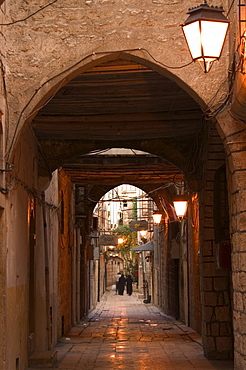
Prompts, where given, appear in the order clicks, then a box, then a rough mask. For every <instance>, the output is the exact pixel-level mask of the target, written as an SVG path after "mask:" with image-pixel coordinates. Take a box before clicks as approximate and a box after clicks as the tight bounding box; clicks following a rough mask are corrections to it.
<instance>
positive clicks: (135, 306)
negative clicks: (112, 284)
mask: <svg viewBox="0 0 246 370" xmlns="http://www.w3.org/2000/svg"><path fill="white" fill-rule="evenodd" d="M56 350H57V351H58V359H59V364H58V365H57V367H58V368H59V369H63V370H71V369H84V370H92V369H100V370H104V369H105V370H106V369H107V370H108V369H125V370H131V369H137V370H147V369H148V370H149V369H151V370H157V369H158V370H179V369H182V370H192V369H199V370H209V369H224V370H226V369H227V370H229V369H233V364H232V362H225V361H209V360H208V359H206V358H205V357H204V355H203V350H202V346H201V337H200V336H199V335H198V334H197V333H196V332H194V331H193V330H191V329H190V328H188V327H187V326H185V325H183V324H181V323H180V322H177V321H173V320H171V319H170V318H168V317H167V316H165V315H164V314H163V313H162V312H161V311H160V310H159V309H158V308H157V307H155V306H154V305H152V304H144V303H143V300H140V299H138V296H137V294H136V293H134V294H133V295H132V296H128V295H124V296H119V295H115V292H112V291H109V292H107V293H106V294H105V295H104V296H103V298H102V300H101V302H100V303H99V304H98V305H97V308H96V309H95V310H93V311H92V312H91V313H90V314H89V316H88V317H87V318H86V319H85V320H84V321H82V322H81V323H80V325H78V326H76V327H74V328H72V329H71V331H70V332H69V334H68V335H67V336H66V337H64V338H62V340H61V342H60V343H59V345H58V346H57V348H56Z"/></svg>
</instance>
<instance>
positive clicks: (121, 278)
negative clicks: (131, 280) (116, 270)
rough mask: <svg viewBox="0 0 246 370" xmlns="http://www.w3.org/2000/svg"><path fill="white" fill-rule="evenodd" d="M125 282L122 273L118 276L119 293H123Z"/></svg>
mask: <svg viewBox="0 0 246 370" xmlns="http://www.w3.org/2000/svg"><path fill="white" fill-rule="evenodd" d="M125 283H126V279H125V276H124V274H122V275H121V277H120V278H119V283H118V292H119V295H123V294H124V289H125Z"/></svg>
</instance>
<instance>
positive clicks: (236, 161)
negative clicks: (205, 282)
mask: <svg viewBox="0 0 246 370" xmlns="http://www.w3.org/2000/svg"><path fill="white" fill-rule="evenodd" d="M217 119H218V130H219V132H220V135H221V137H222V139H223V142H224V147H225V150H226V154H227V163H228V165H227V169H228V182H229V206H230V229H231V230H230V231H231V241H232V281H233V327H234V328H233V329H234V357H235V369H237V370H243V369H245V368H246V294H245V292H246V125H245V123H244V122H241V121H239V120H236V119H234V118H233V117H232V116H231V115H230V113H229V112H227V111H224V112H223V113H222V114H220V115H219V116H218V117H217Z"/></svg>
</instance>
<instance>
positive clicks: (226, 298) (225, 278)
mask: <svg viewBox="0 0 246 370" xmlns="http://www.w3.org/2000/svg"><path fill="white" fill-rule="evenodd" d="M207 135H208V140H207V147H206V150H204V161H205V166H204V171H205V172H204V177H203V178H204V187H203V189H202V191H201V192H200V195H201V198H200V243H201V246H200V254H201V255H200V263H201V269H200V276H201V302H202V311H203V315H202V320H203V322H202V331H203V343H204V350H205V354H206V355H207V356H208V357H210V358H218V354H220V355H219V356H220V358H223V357H224V358H230V357H232V354H233V338H232V335H231V331H232V328H231V325H232V324H231V321H232V318H231V315H232V314H231V297H230V272H228V271H225V270H222V269H220V268H218V265H217V260H216V245H215V235H214V218H213V207H214V206H215V205H214V203H213V196H214V193H213V192H214V188H213V187H214V176H215V171H216V170H217V169H218V168H220V167H221V165H223V164H224V163H225V150H224V148H223V145H222V140H221V138H220V137H219V134H218V132H217V131H216V129H215V126H214V125H212V124H211V123H210V125H209V126H208V133H207ZM204 145H206V144H205V142H204Z"/></svg>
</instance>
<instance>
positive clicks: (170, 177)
mask: <svg viewBox="0 0 246 370" xmlns="http://www.w3.org/2000/svg"><path fill="white" fill-rule="evenodd" d="M32 127H33V130H34V132H35V134H36V137H37V139H38V141H39V143H40V148H42V150H41V152H42V153H41V155H40V163H41V165H40V171H41V172H42V171H43V172H45V171H47V169H48V170H49V171H53V170H54V169H56V168H57V167H61V166H62V167H63V168H64V169H65V171H66V172H67V173H68V174H69V175H70V176H71V179H72V181H73V182H75V183H76V184H80V185H82V184H105V185H108V186H110V185H112V186H116V185H118V184H119V183H122V182H128V183H134V184H135V183H136V184H138V185H141V184H145V185H147V183H149V184H152V186H156V185H157V184H165V183H169V182H172V181H174V178H175V181H180V179H182V177H183V174H184V175H185V176H186V177H189V175H190V176H193V175H194V173H195V167H196V166H197V159H198V158H199V151H200V137H201V133H202V127H203V113H202V111H201V109H200V107H199V105H198V104H197V103H196V102H195V100H194V99H193V98H192V97H191V96H189V95H188V94H187V93H186V92H185V91H184V90H183V89H182V88H181V87H180V86H178V85H177V84H176V83H175V82H174V81H172V80H170V79H169V78H167V77H165V76H164V75H161V74H159V73H157V72H155V71H153V70H152V69H150V68H148V67H146V66H142V65H140V64H136V63H133V62H130V61H124V60H117V61H113V62H112V61H111V62H108V63H105V64H102V65H99V66H97V67H94V68H92V69H91V70H88V71H87V72H85V73H83V74H81V75H79V76H77V77H76V78H74V79H73V80H71V81H70V82H69V83H68V84H67V85H66V86H64V87H62V88H61V89H60V90H59V91H58V92H57V93H56V94H55V95H54V96H53V98H52V99H50V101H49V102H48V103H47V104H46V105H45V106H44V107H43V108H42V109H41V110H40V111H39V113H38V114H37V115H36V117H35V118H34V119H33V122H32ZM108 148H130V149H133V151H132V152H131V153H130V154H129V153H128V154H127V155H125V154H124V155H119V154H117V155H115V154H114V155H109V154H107V155H103V152H101V153H100V151H104V150H106V149H108ZM136 150H139V151H141V152H140V153H138V154H136ZM95 151H98V152H95ZM142 152H144V153H142ZM88 153H93V154H94V155H91V154H90V155H88ZM99 154H100V155H99ZM177 176H178V177H177ZM154 184H156V185H154Z"/></svg>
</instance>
